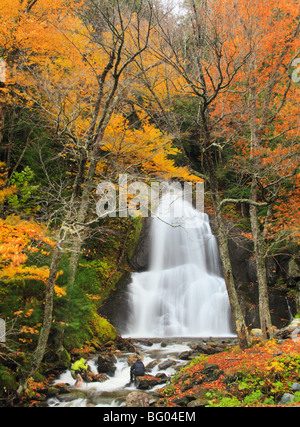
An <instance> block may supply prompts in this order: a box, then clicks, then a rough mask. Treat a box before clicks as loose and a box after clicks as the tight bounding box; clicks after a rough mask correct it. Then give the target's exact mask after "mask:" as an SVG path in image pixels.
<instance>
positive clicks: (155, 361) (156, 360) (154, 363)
mask: <svg viewBox="0 0 300 427" xmlns="http://www.w3.org/2000/svg"><path fill="white" fill-rule="evenodd" d="M160 362H161V359H155V360H152V362H149V363H148V364H147V366H146V368H145V369H146V372H150V371H152V369H153V368H154V367H155V366H156V365H158V364H159V363H160Z"/></svg>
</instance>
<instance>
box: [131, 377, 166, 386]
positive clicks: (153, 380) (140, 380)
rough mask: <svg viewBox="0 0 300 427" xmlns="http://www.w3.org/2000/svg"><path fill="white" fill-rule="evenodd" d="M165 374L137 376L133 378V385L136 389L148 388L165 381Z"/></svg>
mask: <svg viewBox="0 0 300 427" xmlns="http://www.w3.org/2000/svg"><path fill="white" fill-rule="evenodd" d="M167 378H168V377H167V376H163V378H160V377H157V376H156V377H153V376H152V375H145V376H144V377H137V378H136V379H135V385H136V388H137V389H138V390H150V389H151V388H153V387H155V386H157V385H160V384H164V383H165V382H166V381H167Z"/></svg>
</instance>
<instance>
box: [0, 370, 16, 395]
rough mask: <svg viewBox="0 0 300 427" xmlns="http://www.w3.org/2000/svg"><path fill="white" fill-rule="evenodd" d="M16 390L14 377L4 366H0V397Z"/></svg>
mask: <svg viewBox="0 0 300 427" xmlns="http://www.w3.org/2000/svg"><path fill="white" fill-rule="evenodd" d="M17 388H18V384H17V382H16V379H15V375H14V374H13V373H12V372H11V371H10V370H9V369H8V368H7V367H6V366H0V395H1V394H2V395H5V394H9V393H12V392H15V391H16V390H17Z"/></svg>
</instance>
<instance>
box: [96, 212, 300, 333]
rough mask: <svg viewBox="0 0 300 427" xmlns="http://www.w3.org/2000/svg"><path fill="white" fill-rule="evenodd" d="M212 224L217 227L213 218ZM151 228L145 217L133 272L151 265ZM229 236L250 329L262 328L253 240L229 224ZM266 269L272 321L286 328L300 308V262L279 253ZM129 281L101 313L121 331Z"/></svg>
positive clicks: (126, 313)
mask: <svg viewBox="0 0 300 427" xmlns="http://www.w3.org/2000/svg"><path fill="white" fill-rule="evenodd" d="M211 226H212V230H214V221H213V218H212V219H211ZM150 228H151V218H146V219H145V220H144V226H143V229H142V232H141V235H140V239H139V241H138V244H137V247H136V249H135V252H134V255H133V257H132V259H131V262H130V265H131V266H132V271H137V272H141V271H145V270H147V269H148V267H149V260H150V241H151V238H150ZM228 235H229V249H230V257H231V262H232V267H233V274H234V278H235V282H236V287H237V291H238V295H239V299H240V304H241V306H242V310H243V313H244V316H245V319H246V323H247V325H248V326H249V327H251V328H259V326H260V324H259V312H258V284H257V276H256V271H255V261H254V255H253V242H252V241H251V240H249V239H247V238H245V237H244V236H243V235H242V234H241V232H240V230H238V229H236V228H235V227H231V226H229V225H228ZM267 270H268V282H269V295H270V308H271V315H272V322H273V324H274V326H276V327H277V328H283V327H285V326H287V325H288V324H289V323H290V321H291V319H292V316H294V315H295V314H296V313H297V311H298V310H299V307H300V301H299V300H298V301H297V297H298V299H299V292H300V264H299V262H298V260H297V259H296V258H295V257H292V256H288V255H286V256H280V257H277V258H270V259H269V260H268V265H267ZM129 283H130V275H126V276H124V277H123V278H122V279H121V281H120V282H119V284H118V285H117V288H116V291H115V292H113V293H112V295H111V296H110V297H109V299H108V300H107V301H106V302H105V303H104V305H103V306H102V308H101V310H100V314H101V315H104V316H106V317H107V318H108V319H109V320H110V322H111V323H112V324H113V325H114V326H115V327H116V328H117V329H118V331H119V332H120V333H124V332H126V322H127V320H128V316H129V308H128V300H127V287H128V284H129ZM297 290H298V293H297ZM297 302H298V305H297Z"/></svg>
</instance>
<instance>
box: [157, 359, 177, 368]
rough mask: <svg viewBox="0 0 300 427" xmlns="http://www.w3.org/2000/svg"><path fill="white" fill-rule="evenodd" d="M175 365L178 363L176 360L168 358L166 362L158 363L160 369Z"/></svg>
mask: <svg viewBox="0 0 300 427" xmlns="http://www.w3.org/2000/svg"><path fill="white" fill-rule="evenodd" d="M174 365H176V362H175V360H170V359H168V360H165V361H164V362H162V363H160V364H159V365H158V367H159V369H160V370H162V371H163V370H165V369H168V368H170V367H171V366H174Z"/></svg>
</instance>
